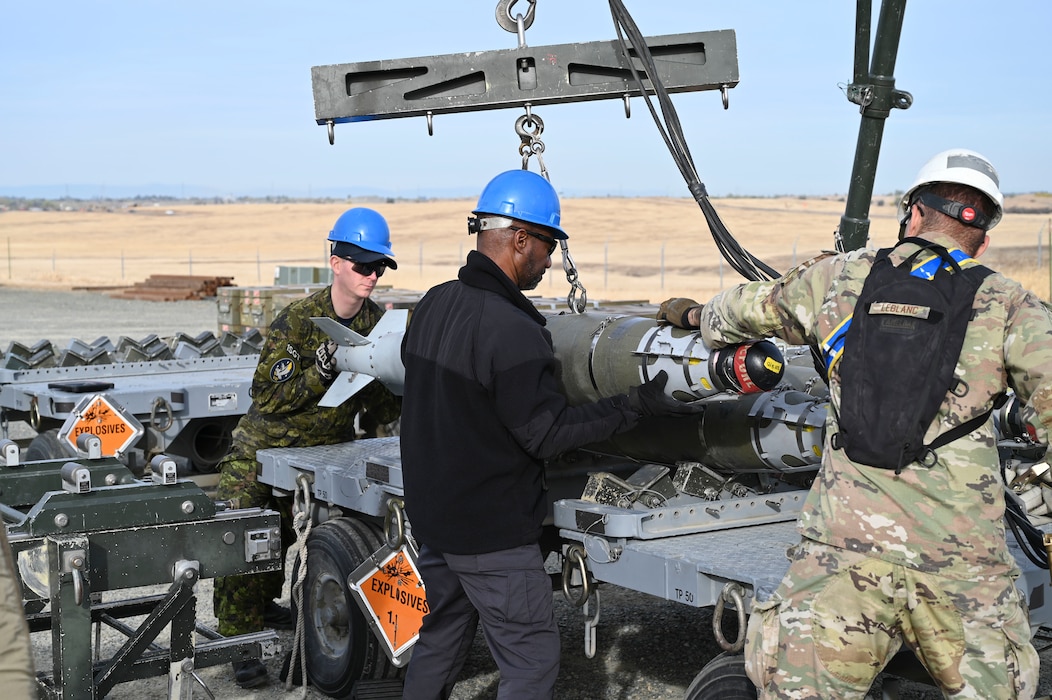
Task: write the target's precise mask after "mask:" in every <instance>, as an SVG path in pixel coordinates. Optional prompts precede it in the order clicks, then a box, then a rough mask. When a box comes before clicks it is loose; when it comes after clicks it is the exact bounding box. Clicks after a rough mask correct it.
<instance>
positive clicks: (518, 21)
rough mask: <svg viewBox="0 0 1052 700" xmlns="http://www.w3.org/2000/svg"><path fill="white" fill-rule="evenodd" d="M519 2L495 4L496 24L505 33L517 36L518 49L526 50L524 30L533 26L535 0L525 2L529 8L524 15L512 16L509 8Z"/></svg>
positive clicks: (535, 8)
mask: <svg viewBox="0 0 1052 700" xmlns="http://www.w3.org/2000/svg"><path fill="white" fill-rule="evenodd" d="M518 2H519V0H500V2H498V3H497V24H499V25H500V26H501V29H503V30H504V31H506V32H511V33H512V34H517V35H518V37H519V48H520V49H522V48H526V30H527V29H529V28H530V26H531V25H532V24H533V20H534V19H535V18H536V14H537V0H527V3H528V4H529V8H528V9H527V10H526V14H525V15H523V14H514V15H513V14H512V13H511V8H512V7H514V6H515V4H516V3H518Z"/></svg>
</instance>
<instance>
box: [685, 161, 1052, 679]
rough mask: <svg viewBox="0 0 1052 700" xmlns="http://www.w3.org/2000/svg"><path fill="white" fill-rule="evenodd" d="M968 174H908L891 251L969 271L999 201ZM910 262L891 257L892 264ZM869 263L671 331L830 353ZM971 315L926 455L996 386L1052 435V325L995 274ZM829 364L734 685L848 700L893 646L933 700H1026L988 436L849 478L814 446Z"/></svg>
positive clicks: (1037, 305)
mask: <svg viewBox="0 0 1052 700" xmlns="http://www.w3.org/2000/svg"><path fill="white" fill-rule="evenodd" d="M940 157H941V158H942V160H941V161H939V163H940V164H941V167H935V166H934V165H933V163H935V162H936V161H937V159H939V158H940ZM979 159H981V156H978V154H974V153H972V152H969V151H950V152H946V153H943V154H939V156H936V158H934V159H932V161H930V162H929V164H928V165H926V166H925V169H922V171H921V176H920V177H919V178H918V184H916V185H915V186H914V187H913V188H911V190H910V191H909V192H907V193H906V196H905V197H904V201H903V204H902V205H901V207H902V208H901V209H900V213H901V214H902V218H903V219H904V221H903V230H904V232H905V234H906V235H908V236H920V237H922V238H924V239H925V240H929V241H932V242H935V243H938V244H941V245H943V246H945V247H946V248H948V249H954V248H957V249H959V250H963V252H964V253H965V254H967V255H969V256H972V257H977V256H978V255H979V254H981V253H982V252H983V251H984V250H985V249H986V246H987V244H988V243H989V235H987V234H986V228H989V227H990V226H992V225H993V223H996V222H997V220H998V219H999V218H1000V215H1001V211H1002V204H1001V202H1002V201H1003V199H1002V197H1001V194H1000V192H999V191H998V189H997V185H996V173H995V172H994V171H993V168H992V167H991V166H989V163H988V162H986V161H985V159H981V160H979ZM975 168H978V169H979V174H978V175H977V174H976V173H975V172H971V170H970V169H975ZM926 172H927V174H926ZM983 177H986V178H988V179H989V180H990V183H991V184H987V181H986V180H983ZM984 184H986V185H987V186H985V187H984V186H983V185H984ZM962 185H965V186H962ZM925 192H928V193H932V194H935V195H936V198H935V199H934V200H932V201H938V199H939V198H940V197H941V198H943V201H947V200H952V201H956V202H962V203H963V204H964V205H965V208H968V207H976V208H978V209H980V210H984V211H985V215H986V218H987V221H992V223H991V224H990V225H989V226H986V227H981V228H978V229H977V228H976V227H975V224H971V225H968V224H967V223H962V222H964V221H965V217H966V216H968V215H967V214H965V215H964V216H960V217H957V218H951V216H949V215H947V214H944V213H943V211H942V210H940V209H937V208H935V207H933V206H930V205H929V204H928V203H927V201H925V200H924V199H923V197H922V195H923V194H924V193H925ZM951 203H952V202H951ZM973 214H974V212H973ZM900 235H901V234H900ZM916 250H918V246H916V245H915V244H911V243H905V244H903V245H902V246H900V247H899V248H897V249H896V250H895V252H893V253H892V261H893V262H894V263H895V264H898V263H901V262H902V261H903V260H904V259H905V258H906V257H908V256H909V255H910V254H911V253H913V252H914V251H916ZM874 257H875V251H872V250H861V251H853V252H849V253H846V254H839V255H833V254H829V255H826V256H822V257H820V258H816V259H815V260H812V261H809V262H807V263H805V264H804V265H802V266H800V267H798V268H797V269H795V270H793V271H791V272H790V273H788V274H786V275H785V276H783V277H782V278H781V279H778V280H775V281H772V282H751V283H747V284H743V285H740V286H738V287H736V288H734V289H730V290H727V291H726V292H723V293H721V294H719V295H717V296H716V297H715V298H713V299H712V300H711V301H709V302H708V303H707V304H705V305H704V307H700V306H699V307H692V308H689V309H687V310H686V311H684V308H685V307H684V306H683V305H682V304H680V306H679V307H678V308H677V310H676V312H675V313H673V314H672V315H673V316H677V315H682V317H683V320H684V324H685V325H687V324H690V322H691V321H695V320H696V322H697V323H698V324H699V325H700V327H701V331H702V334H703V336H704V339H705V341H706V342H707V343H709V344H711V345H712V346H714V347H721V346H724V345H727V344H731V343H739V342H742V341H745V340H749V339H754V338H763V337H770V336H777V337H779V338H782V339H784V340H785V341H787V342H789V343H793V344H801V345H803V344H807V345H811V346H813V347H819V348H821V347H823V343H827V348H828V347H829V346H830V345H831V344H830V343H828V341H829V340H830V339H831V338H834V337H836V335H837V333H838V329H839V328H840V327H841V325H842V324H843V322H844V321H845V319H848V318H850V317H851V315H852V313H853V312H854V307H855V302H856V300H857V299H858V296H859V294H860V293H861V291H862V286H863V282H864V280H865V278H866V275H867V273H868V272H869V269H870V267H871V265H872V263H873V261H874ZM965 264H967V260H966V261H965ZM670 301H671V300H670ZM666 304H669V303H668V302H666ZM671 306H672V305H669V308H671ZM973 309H974V316H973V319H972V321H971V322H970V324H969V325H968V329H967V333H966V335H965V342H964V349H963V351H962V353H961V355H960V358H959V360H958V363H957V368H956V376H958V377H960V378H961V379H962V380H964V381H965V382H966V386H967V387H968V389H967V392H964V393H963V395H961V396H958V395H956V394H955V393H953V392H949V393H947V395H946V398H945V400H944V401H943V404H942V406H941V407H940V409H939V413H938V415H937V417H936V419H935V420H934V421H933V422H932V424H931V425H930V426H929V428H928V431H927V433H926V435H925V438H924V439H925V443H926V444H927V443H928V442H930V441H931V440H933V439H934V438H935V437H936V436H937V435H939V434H942V433H944V432H946V431H947V430H949V429H951V428H953V427H955V426H957V425H960V424H962V423H964V422H966V421H967V420H968V419H970V418H972V417H974V416H977V415H981V414H982V413H983V412H985V411H987V410H988V409H989V408H990V406H991V404H992V402H993V400H994V398H995V397H996V396H997V395H998V394H999V393H1001V392H1002V391H1004V390H1005V389H1007V388H1009V387H1010V388H1012V389H1014V390H1015V392H1016V394H1017V396H1018V397H1019V399H1020V400H1022V401H1029V402H1030V405H1031V407H1032V408H1033V409H1034V411H1035V412H1036V415H1037V417H1038V419H1039V420H1040V421H1041V423H1042V424H1043V425H1044V426H1045V427H1046V429H1047V427H1048V426H1050V425H1052V346H1050V344H1049V340H1050V339H1052V319H1050V316H1049V313H1048V311H1047V310H1046V309H1045V308H1044V306H1043V305H1042V302H1041V301H1040V300H1039V299H1038V298H1037V297H1036V296H1034V295H1033V294H1032V293H1030V292H1028V291H1026V290H1024V289H1023V288H1022V287H1021V286H1020V285H1019V284H1017V283H1016V282H1014V281H1012V280H1010V279H1008V278H1006V277H1005V276H1003V275H1001V274H999V273H996V272H995V273H994V274H992V275H990V276H988V277H987V278H986V280H985V281H984V282H983V284H982V286H981V287H980V288H979V291H978V293H977V294H976V296H975V299H974V302H973ZM670 320H672V319H671V318H670ZM848 351H849V350H848ZM837 359H839V358H838V357H827V360H831V364H830V369H829V389H830V395H831V396H830V398H831V402H832V408H833V410H831V411H830V412H829V414H828V418H827V423H826V445H825V449H824V452H823V456H822V466H821V470H820V472H819V474H818V476H817V478H816V480H815V482H814V484H813V485H812V487H811V491H810V493H809V495H808V498H807V501H806V503H805V505H804V508H803V510H802V512H801V515H800V520H799V529H800V532H801V534H802V536H803V539H802V542H801V543H800V544H799V545H797V546H796V547H794V548H792V549H791V550H790V552H789V558H790V561H791V564H790V568H789V571H788V573H787V574H786V576H785V578H784V579H783V581H782V583H781V585H780V586H779V588H778V589H777V590H776V591H775V592H774V594H773V595H772V596H771V597H770V598H768V599H767V600H759V597H761V596H760V595H758V596H757V597H758V600H757V601H756V603H755V605H754V607H753V610H752V616H751V618H750V621H749V627H748V633H747V641H746V668H747V671H748V674H749V677H750V678H751V679H752V680H753V682H754V683H756V685H757V686H758V687H759V688H760V697H762V698H794V699H805V698H808V699H812V698H813V699H817V698H833V697H835V698H860V699H861V698H863V697H865V695H866V693H867V691H868V689H869V687H870V684H871V683H872V681H873V679H874V678H875V677H876V675H877V674H878V673H879V672H880V670H881V669H882V668H883V667H884V665H885V664H886V663H887V662H888V661H889V659H890V658H891V656H892V655H894V654H895V652H896V651H898V650H899V649H900V648H901V645H902V644H903V643H905V644H906V645H907V646H908V647H910V648H911V649H913V650H914V651H915V653H916V655H917V657H918V658H919V659H920V660H921V662H922V663H923V664H924V666H925V667H926V668H927V670H928V672H929V674H930V675H931V676H932V678H934V679H935V681H936V682H937V683H938V685H939V687H940V688H941V689H942V691H943V693H944V694H945V695H946V696H947V697H949V696H952V697H954V698H980V699H983V700H990V699H993V698H1031V697H1033V695H1034V692H1035V690H1036V686H1037V676H1038V656H1037V653H1036V652H1035V650H1034V648H1033V646H1032V645H1031V643H1030V627H1029V624H1028V620H1027V613H1026V611H1025V609H1024V606H1023V602H1022V600H1021V596H1020V594H1019V592H1018V590H1017V589H1016V587H1015V580H1016V578H1017V577H1018V575H1019V570H1018V567H1017V565H1016V563H1015V560H1014V559H1013V557H1012V555H1011V554H1010V552H1009V550H1008V547H1007V544H1006V540H1005V525H1004V519H1003V516H1004V512H1005V496H1004V484H1003V481H1002V478H1001V475H1000V471H999V461H998V455H997V448H996V438H995V435H994V432H993V429H992V426H991V422H990V421H987V422H986V424H985V425H983V426H982V427H981V428H979V429H977V430H975V431H973V432H972V433H970V434H968V435H966V436H965V437H962V438H960V439H958V440H956V441H953V442H951V443H949V444H947V445H945V446H943V447H941V448H939V449H938V453H937V454H938V460H937V462H936V463H935V464H934V466H932V467H931V468H927V467H924V466H921V465H918V464H916V463H914V464H912V465H910V466H909V467H908V468H906V469H904V470H903V471H902V472H901V474H897V473H895V472H894V471H892V470H884V469H877V468H874V467H869V466H866V465H863V464H858V463H855V462H852V461H851V460H849V459H848V458H847V456H846V455H845V453H844V450H842V449H832V448H831V445H830V439H831V436H832V435H834V434H835V433H836V432H837V429H838V427H837V423H836V415H838V412H839V407H840V400H841V394H840V389H841V386H840V375H839V365H838V364H837ZM887 381H889V382H893V381H895V378H894V377H888V378H887Z"/></svg>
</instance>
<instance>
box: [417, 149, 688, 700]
mask: <svg viewBox="0 0 1052 700" xmlns="http://www.w3.org/2000/svg"><path fill="white" fill-rule="evenodd" d="M473 213H474V214H475V215H476V217H477V218H473V219H470V220H469V222H470V223H469V231H470V232H477V233H478V234H479V237H478V249H477V250H476V251H472V252H471V253H469V254H468V258H467V264H466V265H464V267H462V268H461V269H460V273H459V275H458V279H457V280H454V281H450V282H446V283H444V284H441V285H439V286H437V287H434V288H433V289H431V290H430V291H429V292H428V293H427V294H426V295H425V296H424V298H423V299H422V300H421V301H420V303H419V304H418V305H417V307H416V309H415V311H414V313H413V321H412V323H410V324H409V328H408V330H407V331H406V334H405V337H404V340H403V343H402V360H403V362H404V364H405V393H404V396H403V404H402V422H401V436H402V439H401V446H402V469H403V483H404V487H405V503H406V512H407V515H408V516H409V521H410V523H411V526H412V532H413V535H414V537H415V538H416V540H417V541H418V542H419V543H420V558H419V568H420V573H421V577H422V578H423V580H424V583H425V586H426V588H427V603H428V608H429V611H430V612H429V613H428V614H427V615H426V616H425V617H424V621H423V626H422V627H421V629H420V638H419V640H418V641H417V643H416V646H415V647H414V649H413V656H412V660H411V661H410V664H409V669H408V672H407V675H406V679H405V691H404V693H405V694H404V697H406V698H413V700H432V699H435V698H447V697H448V696H449V694H450V692H451V691H452V688H453V685H454V683H455V682H456V679H457V676H458V674H459V673H460V669H461V667H462V666H463V663H464V660H465V658H466V656H467V653H468V649H469V647H470V646H471V642H472V640H473V638H474V633H475V629H476V625H477V623H478V620H479V619H480V617H481V621H482V629H483V634H484V635H485V637H486V642H487V644H488V645H489V649H490V653H492V654H493V657H494V659H495V660H496V662H497V666H498V667H499V668H500V674H501V680H500V686H499V690H498V697H499V698H502V699H504V698H550V697H552V695H553V692H554V686H555V679H556V676H557V675H558V672H559V633H558V628H557V626H556V623H555V617H554V614H553V608H552V587H551V581H550V579H549V577H548V575H547V574H546V573H545V571H544V562H543V555H542V552H541V549H540V547H539V545H538V540H539V539H540V536H541V524H542V521H543V519H544V517H545V515H546V514H547V511H548V503H547V501H546V499H545V483H544V462H543V460H545V459H547V458H549V457H553V456H555V455H558V454H560V453H562V452H565V451H567V450H570V449H573V448H577V447H581V446H583V445H586V444H589V443H594V442H597V441H600V440H603V439H606V438H608V437H610V436H611V435H613V434H615V433H618V432H620V431H623V430H627V429H629V428H631V427H633V426H635V425H636V423H637V422H638V420H639V418H640V417H641V416H644V415H655V414H661V413H683V412H690V411H691V410H692V409H690V408H689V407H687V406H686V405H685V404H682V403H680V402H678V401H676V400H675V399H673V398H671V397H666V396H665V394H664V392H663V388H664V384H665V380H666V379H667V377H666V376H664V375H660V376H659V378H658V379H655V380H652V381H651V382H648V383H646V384H643V385H641V386H639V387H633V389H632V390H631V392H630V393H629V394H628V395H620V396H615V397H612V398H605V399H601V400H600V401H597V402H595V403H592V404H586V405H583V406H574V407H571V406H569V405H568V404H567V400H566V397H565V396H564V395H563V394H562V393H560V391H559V386H558V384H557V381H556V375H555V356H554V352H553V349H552V341H551V336H550V334H549V333H548V331H547V330H546V329H545V327H544V326H545V320H544V317H543V316H542V315H541V314H540V313H539V312H538V311H537V310H536V308H535V307H534V306H533V304H532V303H531V302H530V301H529V300H528V299H527V298H526V297H525V296H524V295H523V294H522V291H521V290H528V289H533V288H535V287H536V286H537V284H538V283H539V282H540V281H541V278H542V277H543V276H544V272H545V270H547V269H548V268H549V267H551V264H552V261H551V255H552V253H553V252H554V251H555V247H556V245H557V242H558V240H561V239H565V238H567V235H566V233H565V232H564V231H563V230H562V228H561V227H560V225H559V223H560V205H559V198H558V195H557V194H556V192H555V190H554V189H553V188H552V186H551V185H550V184H549V183H548V181H547V180H545V179H544V178H543V177H541V176H539V175H536V174H535V173H532V172H530V171H527V170H512V171H508V172H505V173H501V174H500V175H498V176H497V177H495V178H494V179H493V180H492V181H491V182H490V183H489V184H488V185H487V186H486V188H485V190H484V191H483V193H482V195H481V197H480V198H479V203H478V207H477V208H476V209H475V211H474V212H473Z"/></svg>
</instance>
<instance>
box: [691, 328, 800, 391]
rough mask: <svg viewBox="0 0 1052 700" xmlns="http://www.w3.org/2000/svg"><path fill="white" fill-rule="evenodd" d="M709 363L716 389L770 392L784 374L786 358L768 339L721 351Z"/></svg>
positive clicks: (714, 354) (713, 355) (732, 346)
mask: <svg viewBox="0 0 1052 700" xmlns="http://www.w3.org/2000/svg"><path fill="white" fill-rule="evenodd" d="M709 361H710V362H711V363H712V365H711V367H710V372H711V376H712V377H713V381H714V383H715V384H716V386H717V387H719V388H720V389H722V390H724V391H733V392H735V393H739V394H754V393H756V392H760V391H770V390H771V389H773V388H775V387H776V386H778V382H780V381H782V375H784V374H785V357H784V356H783V355H782V351H781V350H779V349H778V346H777V345H775V344H774V343H772V342H771V341H769V340H760V341H757V342H755V343H743V344H742V345H731V346H729V347H726V348H722V349H720V350H717V351H716V352H714V353H712V355H711V357H710V360H709Z"/></svg>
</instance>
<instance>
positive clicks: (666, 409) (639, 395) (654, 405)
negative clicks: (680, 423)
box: [628, 370, 703, 416]
mask: <svg viewBox="0 0 1052 700" xmlns="http://www.w3.org/2000/svg"><path fill="white" fill-rule="evenodd" d="M667 383H668V374H667V373H666V372H665V370H661V371H660V372H658V373H657V374H656V375H654V378H653V379H651V380H650V381H649V382H644V383H643V384H640V385H639V386H634V387H632V388H631V389H629V390H628V405H629V406H631V407H632V409H633V410H635V411H636V412H637V413H639V414H640V415H641V416H676V415H678V416H686V415H691V414H694V413H698V412H700V411H701V410H703V407H702V406H701V405H699V404H697V403H686V402H683V401H679V400H677V399H674V398H672V397H671V396H668V395H667V394H666V393H665V384H667Z"/></svg>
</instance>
